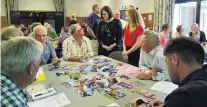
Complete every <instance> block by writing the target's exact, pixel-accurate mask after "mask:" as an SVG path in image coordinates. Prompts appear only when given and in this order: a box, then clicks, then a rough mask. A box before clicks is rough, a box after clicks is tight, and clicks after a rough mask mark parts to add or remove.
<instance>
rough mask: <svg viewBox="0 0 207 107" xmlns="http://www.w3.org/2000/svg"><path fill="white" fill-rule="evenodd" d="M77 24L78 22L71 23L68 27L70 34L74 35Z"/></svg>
mask: <svg viewBox="0 0 207 107" xmlns="http://www.w3.org/2000/svg"><path fill="white" fill-rule="evenodd" d="M77 26H78V24H73V25H71V26H70V27H69V33H70V34H71V35H73V36H74V34H75V32H76V30H77Z"/></svg>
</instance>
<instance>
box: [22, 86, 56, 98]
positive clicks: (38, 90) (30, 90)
mask: <svg viewBox="0 0 207 107" xmlns="http://www.w3.org/2000/svg"><path fill="white" fill-rule="evenodd" d="M25 91H26V93H27V94H28V95H29V96H30V97H31V98H32V100H37V99H41V98H45V97H48V96H51V95H54V94H57V91H56V90H55V89H54V88H53V87H46V86H45V85H43V84H36V85H30V86H28V87H27V88H26V89H25Z"/></svg>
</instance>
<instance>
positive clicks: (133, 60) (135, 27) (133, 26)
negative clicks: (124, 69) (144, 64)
mask: <svg viewBox="0 0 207 107" xmlns="http://www.w3.org/2000/svg"><path fill="white" fill-rule="evenodd" d="M139 19H140V17H139V16H138V13H137V11H136V10H135V9H128V10H126V21H127V25H126V27H125V28H124V42H123V52H122V54H123V56H124V57H125V58H127V57H128V62H129V64H131V65H134V66H138V65H139V64H138V62H139V55H140V47H141V42H142V40H141V39H142V38H141V35H142V34H143V32H144V29H143V27H142V26H141V24H140V22H139V21H138V20H139Z"/></svg>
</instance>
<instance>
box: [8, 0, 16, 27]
mask: <svg viewBox="0 0 207 107" xmlns="http://www.w3.org/2000/svg"><path fill="white" fill-rule="evenodd" d="M5 3H6V4H5V6H6V19H7V25H10V24H11V21H10V13H11V11H18V4H19V0H5Z"/></svg>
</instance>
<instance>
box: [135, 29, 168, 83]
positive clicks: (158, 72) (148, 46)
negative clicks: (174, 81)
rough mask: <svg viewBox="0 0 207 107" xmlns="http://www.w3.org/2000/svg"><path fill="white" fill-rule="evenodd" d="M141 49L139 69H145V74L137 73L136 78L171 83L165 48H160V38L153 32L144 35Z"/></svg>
mask: <svg viewBox="0 0 207 107" xmlns="http://www.w3.org/2000/svg"><path fill="white" fill-rule="evenodd" d="M141 48H142V50H141V53H140V60H139V67H142V68H143V67H144V68H143V72H139V73H137V75H136V77H137V78H139V79H152V80H168V81H170V77H169V75H168V72H167V65H166V63H165V56H164V54H163V48H162V47H160V46H159V37H158V36H157V35H156V34H155V33H154V32H153V31H147V32H145V33H144V36H143V42H142V47H141ZM145 68H146V69H145Z"/></svg>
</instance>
